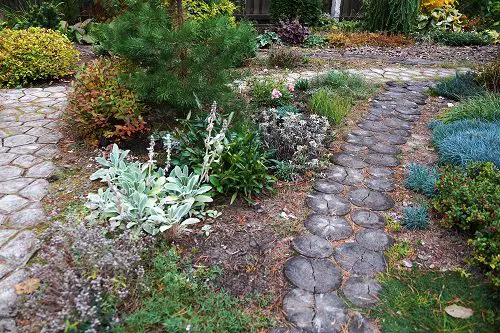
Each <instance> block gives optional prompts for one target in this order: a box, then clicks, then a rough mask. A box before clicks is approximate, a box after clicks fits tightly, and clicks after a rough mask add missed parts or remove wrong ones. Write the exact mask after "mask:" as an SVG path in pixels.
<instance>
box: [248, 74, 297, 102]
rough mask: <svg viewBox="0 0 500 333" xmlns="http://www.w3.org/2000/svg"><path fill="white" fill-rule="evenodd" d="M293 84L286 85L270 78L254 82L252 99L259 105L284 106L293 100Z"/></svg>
mask: <svg viewBox="0 0 500 333" xmlns="http://www.w3.org/2000/svg"><path fill="white" fill-rule="evenodd" d="M293 91H294V87H293V85H286V84H284V83H283V82H277V81H274V80H272V79H270V78H265V79H261V80H257V81H254V82H253V83H252V100H253V102H254V103H255V104H257V106H283V105H288V104H290V102H291V101H292V100H293V95H292V92H293Z"/></svg>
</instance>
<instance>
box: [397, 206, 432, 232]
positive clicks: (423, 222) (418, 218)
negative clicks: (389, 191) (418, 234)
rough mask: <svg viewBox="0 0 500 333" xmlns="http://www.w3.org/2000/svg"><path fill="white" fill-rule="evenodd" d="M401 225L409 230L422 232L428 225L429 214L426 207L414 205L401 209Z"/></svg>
mask: <svg viewBox="0 0 500 333" xmlns="http://www.w3.org/2000/svg"><path fill="white" fill-rule="evenodd" d="M401 224H402V225H404V226H405V227H406V228H408V229H410V230H424V229H427V226H428V225H429V212H428V209H427V207H426V206H423V205H414V206H409V207H405V208H404V209H403V219H402V220H401Z"/></svg>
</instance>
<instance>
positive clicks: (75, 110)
mask: <svg viewBox="0 0 500 333" xmlns="http://www.w3.org/2000/svg"><path fill="white" fill-rule="evenodd" d="M125 72H126V71H125V66H123V65H122V63H120V62H119V61H118V59H104V58H103V59H99V60H97V61H94V62H92V63H89V64H87V65H86V66H84V67H82V68H81V70H80V72H79V73H78V74H77V76H76V78H75V80H74V81H73V88H74V90H73V92H72V93H71V94H70V95H69V104H68V108H67V110H66V116H67V121H68V123H69V124H70V128H71V130H72V131H73V132H74V133H75V134H76V135H77V136H78V137H79V138H82V139H84V140H85V141H86V142H87V143H89V144H97V143H98V142H99V140H101V139H103V138H106V139H110V140H115V141H116V140H120V139H127V138H130V137H131V136H132V135H134V134H136V133H139V132H142V131H144V130H146V126H145V125H146V123H145V121H144V120H143V118H142V115H141V113H143V111H144V105H142V104H141V103H140V102H139V100H138V98H137V95H136V94H135V93H134V92H133V91H131V90H130V89H128V88H127V87H126V86H124V84H123V82H121V81H122V80H121V79H120V76H121V75H123V74H125Z"/></svg>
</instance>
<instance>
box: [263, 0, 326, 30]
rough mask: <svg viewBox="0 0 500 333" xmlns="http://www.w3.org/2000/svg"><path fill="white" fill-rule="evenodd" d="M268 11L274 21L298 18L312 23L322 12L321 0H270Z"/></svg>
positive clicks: (318, 18) (317, 19)
mask: <svg viewBox="0 0 500 333" xmlns="http://www.w3.org/2000/svg"><path fill="white" fill-rule="evenodd" d="M269 12H270V14H271V17H272V19H273V20H274V21H275V22H278V21H283V20H294V19H296V18H298V19H299V21H300V22H301V23H304V24H307V25H314V24H316V23H318V22H319V20H320V18H321V14H322V12H323V1H322V0H272V1H271V3H270V5H269Z"/></svg>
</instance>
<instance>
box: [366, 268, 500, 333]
mask: <svg viewBox="0 0 500 333" xmlns="http://www.w3.org/2000/svg"><path fill="white" fill-rule="evenodd" d="M379 280H380V282H381V284H382V292H381V294H380V302H379V303H378V305H377V306H376V308H374V309H373V310H372V312H371V314H370V315H371V316H372V317H373V318H377V319H378V320H379V322H380V324H381V328H382V332H384V333H406V332H408V333H409V332H433V333H434V332H454V333H455V332H471V333H479V332H485V333H492V332H498V330H497V329H498V327H499V326H498V325H499V317H498V309H499V302H498V300H499V298H498V297H499V295H498V293H497V292H495V291H493V290H492V289H490V287H489V286H488V285H486V284H484V283H482V282H479V281H477V280H474V279H472V278H466V277H463V276H461V275H460V274H459V273H457V272H422V271H412V272H405V271H401V272H398V273H397V274H395V273H388V274H383V275H381V276H380V278H379ZM451 304H457V305H460V306H464V307H467V308H471V309H472V310H473V311H474V314H473V315H472V317H470V318H468V319H458V318H452V317H451V316H449V315H448V314H446V312H445V311H444V308H445V307H447V306H448V305H451ZM495 327H497V329H495Z"/></svg>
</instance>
